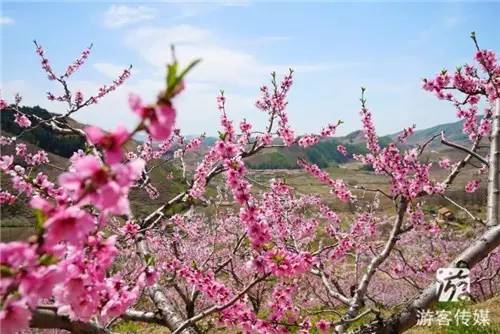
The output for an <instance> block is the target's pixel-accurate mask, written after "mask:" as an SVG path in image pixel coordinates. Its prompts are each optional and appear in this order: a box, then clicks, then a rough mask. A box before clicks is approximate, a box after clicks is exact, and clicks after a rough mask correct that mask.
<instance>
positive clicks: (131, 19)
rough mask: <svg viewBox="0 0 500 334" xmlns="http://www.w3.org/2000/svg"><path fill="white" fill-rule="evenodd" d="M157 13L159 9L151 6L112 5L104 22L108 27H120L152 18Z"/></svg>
mask: <svg viewBox="0 0 500 334" xmlns="http://www.w3.org/2000/svg"><path fill="white" fill-rule="evenodd" d="M156 15H157V11H156V10H155V9H154V8H151V7H146V6H126V5H112V6H111V7H109V9H108V10H107V11H106V13H104V20H103V24H104V26H105V27H108V28H118V27H122V26H125V25H128V24H131V23H137V22H143V21H149V20H152V19H154V18H155V17H156Z"/></svg>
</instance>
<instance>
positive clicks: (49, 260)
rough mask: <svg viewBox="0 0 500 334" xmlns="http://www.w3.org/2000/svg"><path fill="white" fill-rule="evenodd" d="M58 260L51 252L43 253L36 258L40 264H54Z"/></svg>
mask: <svg viewBox="0 0 500 334" xmlns="http://www.w3.org/2000/svg"><path fill="white" fill-rule="evenodd" d="M57 262H58V259H57V257H55V256H54V255H52V254H47V253H45V254H43V255H42V256H41V257H40V259H39V260H38V263H40V264H41V265H42V266H48V265H51V264H55V263H57Z"/></svg>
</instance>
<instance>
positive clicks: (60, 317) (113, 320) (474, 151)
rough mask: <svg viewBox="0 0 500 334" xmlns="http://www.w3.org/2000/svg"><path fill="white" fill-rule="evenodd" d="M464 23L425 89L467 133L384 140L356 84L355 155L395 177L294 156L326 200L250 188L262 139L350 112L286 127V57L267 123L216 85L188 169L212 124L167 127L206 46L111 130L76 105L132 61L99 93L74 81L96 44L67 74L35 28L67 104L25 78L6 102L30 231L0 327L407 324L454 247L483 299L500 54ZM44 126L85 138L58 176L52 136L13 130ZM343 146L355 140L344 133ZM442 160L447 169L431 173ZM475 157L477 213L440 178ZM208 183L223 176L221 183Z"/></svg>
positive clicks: (7, 274) (497, 201)
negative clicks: (40, 113)
mask: <svg viewBox="0 0 500 334" xmlns="http://www.w3.org/2000/svg"><path fill="white" fill-rule="evenodd" d="M472 39H473V42H474V44H473V46H474V47H475V51H474V50H473V49H472V48H471V55H472V57H473V59H472V60H471V62H470V63H469V64H466V65H463V66H461V67H458V68H457V69H456V70H454V71H442V72H440V73H439V74H437V75H436V76H435V77H433V78H429V79H425V80H424V82H423V89H425V90H426V91H428V92H429V93H430V94H434V95H436V97H437V98H438V99H440V100H442V101H443V102H442V103H443V104H445V103H448V104H450V103H451V104H452V105H453V106H454V108H455V110H456V116H457V118H458V119H459V120H463V132H464V133H465V134H466V135H467V136H468V138H469V139H470V145H468V146H464V145H462V144H458V143H453V142H451V141H449V140H448V139H447V138H446V133H436V134H435V135H434V136H432V137H430V138H428V140H427V141H425V142H422V143H421V144H420V145H417V146H415V147H410V146H408V145H403V144H404V143H405V142H406V140H407V139H408V137H410V136H412V135H413V132H414V128H413V127H409V128H406V129H403V130H402V132H401V134H400V136H399V138H398V140H397V141H396V142H392V143H390V144H388V145H385V146H383V145H381V144H380V143H379V140H378V136H377V132H376V127H375V124H374V122H373V120H372V113H371V111H370V110H369V99H368V93H369V91H367V90H365V89H364V88H363V89H362V90H361V98H360V119H361V130H362V133H363V135H364V138H365V139H366V147H367V152H368V153H367V154H362V155H361V154H360V155H354V159H355V160H357V161H359V162H360V163H362V164H364V165H367V166H369V167H370V168H371V169H373V172H374V173H376V174H378V175H380V176H383V177H384V178H385V179H386V180H387V184H389V187H388V188H387V189H378V188H371V187H370V185H363V184H356V185H350V184H349V183H347V182H345V181H343V180H342V179H334V178H332V177H331V176H330V175H329V174H328V173H327V172H326V171H324V170H322V169H320V168H319V167H318V166H316V165H314V164H311V163H309V162H308V161H305V160H300V161H299V162H298V163H299V165H300V166H301V167H302V168H303V169H304V170H305V171H306V172H307V173H309V174H311V176H312V177H314V178H315V180H316V181H317V182H318V183H321V184H324V185H325V186H327V187H328V188H329V189H330V194H331V198H329V199H328V201H327V200H326V199H325V198H321V197H320V196H318V195H316V194H314V193H307V192H306V191H304V190H303V189H295V188H293V187H291V186H290V185H288V184H287V183H286V181H285V180H283V179H272V180H270V181H269V183H267V184H265V185H264V186H265V187H264V188H262V187H259V188H258V187H255V186H254V183H253V180H252V179H251V178H250V177H249V175H248V171H247V168H246V167H245V159H246V158H248V157H250V156H253V155H256V154H257V153H258V152H260V151H263V150H266V149H269V148H273V149H277V148H278V149H279V147H286V146H290V145H295V144H297V145H299V146H301V147H309V146H312V145H315V144H317V143H318V142H319V141H320V140H322V139H324V138H326V137H330V136H333V135H334V134H335V132H336V130H337V128H338V127H340V126H342V122H341V121H337V120H335V119H333V120H332V123H329V124H326V125H325V127H324V128H323V129H320V130H319V131H318V133H316V134H305V135H298V134H297V133H296V132H295V131H294V129H293V120H292V119H289V118H288V115H287V96H288V94H289V92H290V90H291V88H292V85H293V71H290V72H289V73H287V74H286V75H285V76H284V77H283V78H282V80H279V78H278V76H277V75H275V74H273V75H272V80H271V83H270V85H269V86H262V87H261V88H260V98H259V99H258V101H256V112H259V113H265V114H266V115H267V117H268V122H267V125H266V127H265V128H262V129H255V128H254V127H253V126H252V124H251V122H249V121H247V120H235V119H232V117H231V110H227V109H226V103H225V102H226V98H230V97H226V96H224V94H222V93H221V94H220V95H219V96H218V97H217V98H216V99H215V98H214V108H215V107H216V108H217V109H218V112H219V115H220V128H219V129H218V131H219V134H220V135H219V138H218V140H217V141H216V142H215V143H214V144H213V145H212V146H211V147H210V148H209V149H208V151H206V153H204V155H203V157H202V158H201V161H200V162H199V164H198V165H197V167H196V169H195V171H194V173H190V172H189V171H187V170H186V164H185V159H184V157H185V155H186V154H188V153H189V152H193V151H196V150H199V149H200V146H201V145H202V142H203V137H202V136H200V137H195V138H192V139H190V140H187V139H186V138H184V137H183V135H182V134H181V131H180V130H179V129H177V128H176V127H175V125H176V122H175V121H176V115H177V113H182V110H177V109H176V107H175V102H176V97H177V96H178V95H179V94H182V93H183V90H184V89H189V80H188V79H187V78H188V74H189V72H190V70H191V69H192V68H193V67H195V66H196V65H197V62H198V61H194V62H192V63H190V65H189V66H187V67H186V68H181V67H180V65H179V63H178V62H177V60H176V59H175V57H173V61H172V62H171V63H170V64H169V65H168V66H167V73H166V76H165V88H164V90H163V91H161V92H159V94H158V98H157V100H156V101H142V100H141V98H140V97H139V96H135V95H131V96H130V98H129V104H130V111H129V112H133V113H135V114H137V115H138V116H139V119H140V121H139V122H138V124H136V126H135V127H134V128H133V129H132V130H130V129H127V128H125V127H123V126H121V125H119V124H117V126H116V127H115V128H114V129H113V130H111V131H109V132H105V131H103V130H101V129H99V128H97V127H94V126H88V127H85V128H84V129H80V128H77V127H74V126H72V125H71V123H70V122H67V119H68V118H69V117H71V116H72V115H73V114H75V113H77V112H80V111H82V110H84V109H85V108H86V107H88V106H90V105H92V104H95V103H99V101H100V100H101V99H103V98H106V95H108V94H111V93H112V92H113V91H114V90H115V89H119V86H120V85H121V84H122V83H123V82H125V81H126V80H127V78H128V77H129V76H130V74H131V73H130V68H129V69H125V70H124V71H123V73H122V74H121V75H120V77H119V78H117V79H116V80H115V81H113V82H112V83H111V84H109V85H103V86H102V87H101V88H100V89H99V91H98V92H97V93H96V94H94V95H90V94H91V92H81V91H73V90H72V88H71V76H72V74H73V73H74V72H76V71H79V70H81V67H82V66H83V65H84V63H85V61H86V60H87V58H88V57H89V55H90V51H91V50H90V48H88V49H86V50H84V51H83V53H82V54H81V56H80V57H79V58H77V59H76V60H75V61H74V62H73V63H72V64H70V65H69V66H68V67H67V69H66V70H65V71H64V72H62V73H60V72H57V71H56V70H55V69H53V68H52V67H51V64H50V62H49V60H48V58H47V55H46V53H45V50H44V49H43V48H42V46H41V45H38V44H37V43H35V48H36V53H37V54H38V56H39V58H40V60H41V66H42V69H43V70H44V72H45V74H46V75H47V76H48V79H49V80H50V81H53V82H56V83H58V84H60V88H61V90H60V91H59V92H49V93H48V95H47V97H48V99H49V100H51V101H54V103H64V104H65V105H66V107H67V110H66V112H65V113H63V114H57V115H53V116H51V117H49V118H47V119H42V118H40V117H37V116H36V115H34V114H29V113H24V112H23V111H22V110H21V96H20V95H18V96H15V97H13V98H12V100H9V97H4V98H5V100H4V99H2V100H0V108H1V109H2V111H0V112H5V111H10V112H13V113H14V115H15V122H16V123H17V125H18V126H19V127H21V128H22V129H23V130H22V132H21V133H20V134H19V135H17V136H16V137H7V136H2V137H1V145H2V151H3V152H5V151H6V150H7V149H10V151H9V152H13V153H12V154H2V156H1V159H0V169H1V171H2V179H4V181H6V182H5V183H8V186H7V187H6V188H5V189H2V190H1V192H0V201H1V204H2V206H8V205H13V204H15V203H17V202H20V201H21V202H22V201H25V202H26V203H29V207H30V210H31V211H32V212H33V226H34V230H35V234H34V235H33V236H32V237H30V238H29V239H27V240H19V241H14V242H8V243H2V244H0V265H1V279H0V298H1V300H0V307H1V309H0V321H1V329H2V333H4V334H10V333H17V332H18V331H23V330H25V329H27V328H28V327H32V328H42V329H48V328H55V329H65V330H69V331H72V332H75V333H110V332H113V329H114V328H115V325H116V324H118V323H120V322H141V323H147V324H152V325H154V326H163V327H165V328H167V329H168V330H169V331H170V332H171V333H175V334H178V333H208V332H214V331H217V330H219V331H223V332H234V333H236V332H243V333H310V332H313V333H316V332H319V333H346V332H349V331H352V332H357V333H399V332H404V331H405V330H407V329H408V328H410V327H412V326H414V325H415V323H416V322H417V318H418V315H419V314H420V312H421V311H422V310H425V309H428V308H432V307H433V305H434V304H435V303H436V301H437V295H436V283H435V273H436V271H437V269H438V268H440V267H449V266H451V267H453V266H456V265H457V263H459V262H461V263H462V264H463V263H465V264H466V265H467V266H468V267H469V268H471V283H472V298H473V299H479V298H488V297H490V296H492V295H494V294H496V293H498V289H499V287H500V285H499V283H500V281H499V280H498V268H499V267H500V252H499V251H498V249H497V247H498V245H499V244H500V226H499V211H500V208H499V205H500V181H499V158H500V135H499V132H500V115H499V113H500V102H499V101H500V94H499V90H500V63H499V61H498V59H497V58H496V55H495V53H494V52H493V51H490V50H487V49H482V48H480V46H479V45H478V43H477V41H476V37H475V36H474V34H473V35H472ZM207 108H210V106H207ZM123 112H127V111H125V110H124V111H123ZM334 117H335V115H332V118H334ZM38 127H44V128H46V129H48V130H50V131H53V133H55V134H58V135H64V134H67V135H72V136H75V135H76V136H80V137H81V138H82V139H83V140H85V142H86V149H85V150H78V151H77V152H74V154H73V156H72V157H71V158H70V162H71V164H70V167H69V168H68V169H67V170H64V171H60V172H59V176H58V177H57V178H55V179H51V178H50V177H49V176H48V175H47V174H45V173H44V172H42V171H41V170H42V167H44V166H47V165H48V164H50V162H49V159H48V155H47V153H46V152H44V151H37V152H30V150H29V149H28V147H27V146H26V145H25V144H24V143H22V142H20V139H22V137H23V135H24V134H25V133H29V132H30V131H32V130H33V129H35V128H38ZM207 130H209V129H207ZM140 132H145V133H147V134H148V139H147V140H145V142H144V143H142V144H141V145H139V146H138V147H137V149H134V150H132V151H127V149H126V148H125V143H127V142H129V141H130V140H131V139H132V138H133V137H134V136H135V135H136V134H138V133H140ZM432 141H441V143H443V144H444V145H447V146H450V147H453V148H454V149H457V150H459V151H461V152H462V153H463V155H462V157H463V158H461V159H460V160H457V161H450V160H448V159H442V160H441V161H439V163H437V162H434V164H433V163H432V162H429V161H428V160H426V159H423V158H422V157H423V155H424V154H425V153H426V151H427V150H428V149H429V146H430V144H431V142H432ZM338 150H339V152H341V153H342V154H346V155H347V154H350V153H349V152H347V151H346V149H345V147H343V146H339V147H338ZM172 151H173V152H174V154H173V155H172V154H170V155H168V157H170V158H168V159H170V160H171V161H169V163H173V164H175V165H177V166H178V167H177V168H178V169H179V171H180V172H181V173H180V174H181V175H182V176H181V177H180V178H181V181H182V183H183V190H182V191H180V192H179V193H178V194H177V195H175V196H173V197H171V198H170V199H169V200H168V201H166V202H165V203H163V204H162V205H160V206H159V207H157V208H156V209H155V210H154V211H152V212H149V213H147V214H146V215H144V214H138V213H136V212H134V211H133V210H131V206H130V204H129V193H131V192H140V193H143V194H144V198H148V196H150V197H152V198H155V197H157V196H158V190H157V187H156V186H155V184H154V183H153V181H152V179H151V178H150V173H151V172H152V171H153V170H154V169H155V168H162V164H161V163H159V161H162V160H163V159H167V158H166V157H167V155H166V153H167V152H172ZM484 152H488V154H487V155H485V154H484ZM433 165H434V166H436V165H437V166H438V167H437V168H441V169H443V170H445V171H446V175H447V176H446V177H445V178H443V179H436V178H435V177H433V175H432V174H431V168H432V167H433ZM467 168H468V169H469V170H470V169H474V175H475V176H474V178H472V179H470V180H469V182H467V185H466V188H465V189H463V191H468V192H473V191H475V190H476V189H477V188H478V187H482V186H485V185H483V184H480V183H479V181H478V178H479V176H477V175H480V174H487V178H488V183H487V193H488V202H487V209H486V217H485V218H484V217H483V218H481V217H479V216H477V215H476V214H475V213H474V212H472V211H471V210H468V208H466V207H461V206H460V205H459V204H458V203H457V202H455V201H454V200H453V198H450V197H449V196H448V194H447V191H448V190H449V189H450V187H451V186H452V185H453V183H454V182H455V181H456V179H457V177H459V175H460V174H461V173H462V172H463V171H464V170H465V169H467ZM476 176H477V177H476ZM7 181H8V182H7ZM165 182H168V181H165ZM211 187H217V188H218V189H219V190H221V191H218V192H217V193H216V194H214V192H213V191H208V190H209V189H210V188H211ZM259 189H264V190H259ZM433 196H440V197H443V198H448V199H449V200H450V201H451V202H452V203H455V204H456V205H457V206H459V207H460V209H461V210H464V211H465V212H466V213H467V214H468V216H469V218H470V219H468V221H467V224H469V225H470V227H471V230H472V231H473V233H468V234H463V233H459V232H458V231H457V230H456V229H451V228H449V227H448V226H446V225H441V224H438V223H436V221H435V220H434V219H432V217H430V215H429V214H428V212H427V211H426V210H425V209H424V207H425V203H426V200H428V199H429V198H430V197H433ZM332 200H333V201H339V202H343V203H348V204H349V207H350V208H351V210H350V212H336V211H335V210H333V209H332V207H331V205H330V204H329V203H331V201H332ZM208 209H210V210H208ZM360 324H361V325H360Z"/></svg>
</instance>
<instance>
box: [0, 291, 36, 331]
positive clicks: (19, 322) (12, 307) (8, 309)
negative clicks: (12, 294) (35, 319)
mask: <svg viewBox="0 0 500 334" xmlns="http://www.w3.org/2000/svg"><path fill="white" fill-rule="evenodd" d="M30 318H31V311H30V310H28V308H27V307H26V305H24V304H23V302H22V301H20V300H15V301H13V300H11V299H10V298H9V299H7V301H6V302H5V303H4V305H3V306H2V309H1V310H0V323H1V327H2V333H3V334H15V333H18V332H19V331H20V330H23V329H25V328H28V324H29V320H30Z"/></svg>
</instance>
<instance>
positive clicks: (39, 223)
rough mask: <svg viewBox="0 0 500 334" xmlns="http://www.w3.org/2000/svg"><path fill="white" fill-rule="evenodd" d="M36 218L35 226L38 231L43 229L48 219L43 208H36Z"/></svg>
mask: <svg viewBox="0 0 500 334" xmlns="http://www.w3.org/2000/svg"><path fill="white" fill-rule="evenodd" d="M35 218H36V222H35V228H36V229H37V231H43V224H44V223H45V221H46V220H47V216H46V215H45V213H44V212H43V211H42V210H40V209H35Z"/></svg>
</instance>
